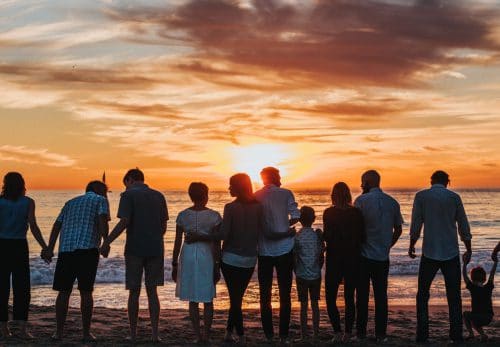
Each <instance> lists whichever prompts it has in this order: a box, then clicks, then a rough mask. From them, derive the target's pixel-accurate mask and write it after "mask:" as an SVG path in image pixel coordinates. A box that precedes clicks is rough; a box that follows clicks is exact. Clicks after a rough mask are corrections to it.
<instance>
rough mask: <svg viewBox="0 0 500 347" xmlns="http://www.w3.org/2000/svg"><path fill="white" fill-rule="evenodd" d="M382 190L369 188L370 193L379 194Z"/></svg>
mask: <svg viewBox="0 0 500 347" xmlns="http://www.w3.org/2000/svg"><path fill="white" fill-rule="evenodd" d="M381 191H382V189H380V187H373V188H370V193H372V192H381Z"/></svg>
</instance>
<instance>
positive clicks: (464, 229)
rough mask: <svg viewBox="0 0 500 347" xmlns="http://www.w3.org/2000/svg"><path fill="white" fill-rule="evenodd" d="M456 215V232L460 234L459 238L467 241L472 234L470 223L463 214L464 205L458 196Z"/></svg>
mask: <svg viewBox="0 0 500 347" xmlns="http://www.w3.org/2000/svg"><path fill="white" fill-rule="evenodd" d="M457 204H458V206H457V215H456V221H457V225H458V234H459V235H460V239H461V240H462V241H469V240H471V239H472V235H471V233H470V225H469V221H468V220H467V215H466V214H465V209H464V205H463V203H462V199H460V197H458V201H457Z"/></svg>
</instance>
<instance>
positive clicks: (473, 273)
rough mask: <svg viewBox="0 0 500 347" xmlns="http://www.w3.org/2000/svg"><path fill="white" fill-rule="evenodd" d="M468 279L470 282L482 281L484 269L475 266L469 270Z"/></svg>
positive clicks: (484, 273) (483, 279) (484, 274)
mask: <svg viewBox="0 0 500 347" xmlns="http://www.w3.org/2000/svg"><path fill="white" fill-rule="evenodd" d="M470 279H471V280H472V282H479V283H484V281H486V271H484V269H483V268H482V267H481V266H476V267H475V268H473V269H472V270H470Z"/></svg>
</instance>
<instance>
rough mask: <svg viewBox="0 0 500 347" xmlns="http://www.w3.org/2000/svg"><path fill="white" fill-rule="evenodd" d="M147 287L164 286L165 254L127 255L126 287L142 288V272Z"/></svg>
mask: <svg viewBox="0 0 500 347" xmlns="http://www.w3.org/2000/svg"><path fill="white" fill-rule="evenodd" d="M143 272H144V283H145V284H146V287H157V286H162V285H163V283H164V277H165V275H164V264H163V256H157V257H138V256H135V255H125V288H126V289H129V290H130V289H140V288H141V283H142V273H143Z"/></svg>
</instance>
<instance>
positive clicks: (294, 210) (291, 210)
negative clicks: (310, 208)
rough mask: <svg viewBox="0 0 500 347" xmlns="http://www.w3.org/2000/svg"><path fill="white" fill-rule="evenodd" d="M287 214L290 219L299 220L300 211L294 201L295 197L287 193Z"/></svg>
mask: <svg viewBox="0 0 500 347" xmlns="http://www.w3.org/2000/svg"><path fill="white" fill-rule="evenodd" d="M288 214H289V215H290V218H292V219H297V218H300V211H299V208H298V204H297V202H296V201H295V197H294V196H293V193H292V192H289V196H288Z"/></svg>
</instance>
